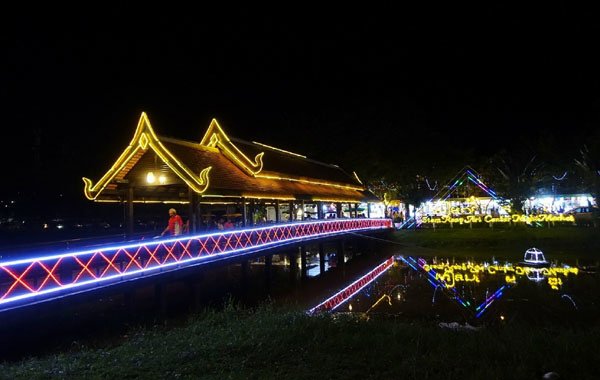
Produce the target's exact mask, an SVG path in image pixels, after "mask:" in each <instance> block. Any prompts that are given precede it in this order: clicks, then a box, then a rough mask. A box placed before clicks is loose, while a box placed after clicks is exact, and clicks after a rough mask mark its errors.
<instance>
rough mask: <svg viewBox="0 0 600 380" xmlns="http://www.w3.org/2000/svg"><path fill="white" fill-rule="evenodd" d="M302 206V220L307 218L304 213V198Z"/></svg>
mask: <svg viewBox="0 0 600 380" xmlns="http://www.w3.org/2000/svg"><path fill="white" fill-rule="evenodd" d="M300 207H302V220H304V219H306V218H305V217H304V215H305V212H304V199H303V200H302V203H301V206H300Z"/></svg>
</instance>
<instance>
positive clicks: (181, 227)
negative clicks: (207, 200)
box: [160, 208, 235, 236]
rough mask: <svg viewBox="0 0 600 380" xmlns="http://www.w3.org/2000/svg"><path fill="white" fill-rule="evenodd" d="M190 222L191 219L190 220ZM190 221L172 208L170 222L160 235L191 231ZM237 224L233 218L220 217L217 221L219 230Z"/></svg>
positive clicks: (173, 234)
mask: <svg viewBox="0 0 600 380" xmlns="http://www.w3.org/2000/svg"><path fill="white" fill-rule="evenodd" d="M188 223H189V221H188ZM188 223H184V222H183V219H182V218H181V216H179V214H177V210H175V209H174V208H170V209H169V222H168V223H167V226H166V227H165V229H164V230H163V231H162V233H161V234H160V236H165V235H167V236H179V235H182V234H184V233H187V232H189V224H188ZM234 227H235V226H234V224H233V222H232V221H231V219H229V218H227V219H225V220H224V219H223V218H221V219H219V220H218V221H217V230H228V229H233V228H234Z"/></svg>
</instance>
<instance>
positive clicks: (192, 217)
mask: <svg viewBox="0 0 600 380" xmlns="http://www.w3.org/2000/svg"><path fill="white" fill-rule="evenodd" d="M188 202H189V203H188V227H189V230H188V232H189V233H192V232H193V233H196V231H197V229H198V227H197V223H198V222H197V220H198V215H197V211H198V207H197V206H198V197H197V196H196V192H194V191H193V190H192V189H191V188H188Z"/></svg>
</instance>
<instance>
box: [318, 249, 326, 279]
mask: <svg viewBox="0 0 600 380" xmlns="http://www.w3.org/2000/svg"><path fill="white" fill-rule="evenodd" d="M324 272H325V247H324V244H323V243H319V274H323V273H324Z"/></svg>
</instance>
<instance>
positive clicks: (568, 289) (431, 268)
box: [311, 255, 600, 323]
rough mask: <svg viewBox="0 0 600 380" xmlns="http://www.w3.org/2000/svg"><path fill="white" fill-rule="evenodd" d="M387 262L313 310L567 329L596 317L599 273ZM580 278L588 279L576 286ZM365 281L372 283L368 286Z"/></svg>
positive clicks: (422, 260) (551, 266) (407, 259)
mask: <svg viewBox="0 0 600 380" xmlns="http://www.w3.org/2000/svg"><path fill="white" fill-rule="evenodd" d="M391 259H392V262H393V265H390V259H388V260H386V262H385V265H384V266H382V265H383V264H380V265H379V266H377V267H376V268H374V269H373V270H372V271H371V272H369V273H368V274H366V275H365V276H363V277H362V278H361V279H359V282H360V281H362V282H361V284H362V286H360V289H359V287H358V286H356V285H354V286H353V285H350V286H349V287H347V288H345V289H344V290H342V291H340V292H338V293H336V294H335V295H334V296H332V297H330V298H329V299H327V300H326V301H324V302H323V303H321V304H320V305H319V306H317V307H315V308H313V309H311V311H313V312H315V311H333V310H334V309H335V308H336V307H337V306H339V304H341V303H345V302H347V301H349V300H350V299H351V302H352V311H353V312H355V313H365V314H369V315H394V316H402V317H404V318H432V317H433V318H436V319H446V320H447V319H449V318H452V320H459V319H460V320H465V321H471V322H475V321H477V320H483V319H485V320H489V318H487V317H486V318H484V316H486V315H489V316H490V318H492V321H493V320H495V321H497V322H507V321H512V320H514V319H515V318H517V317H518V318H519V319H525V320H530V321H532V322H535V323H543V322H544V321H550V320H555V321H557V322H559V323H571V322H575V320H577V321H583V320H590V321H593V320H594V318H597V316H598V315H599V314H600V313H599V310H598V304H599V303H600V302H598V301H599V299H598V298H599V296H598V294H599V292H598V286H599V282H598V278H597V276H596V273H595V272H592V273H590V272H588V271H582V270H580V269H579V268H578V266H570V265H558V264H555V263H548V266H544V267H540V266H539V265H535V266H532V265H525V264H524V263H523V262H519V263H509V262H506V263H504V264H501V263H498V262H496V261H494V260H492V261H491V262H485V261H482V262H476V261H473V260H464V261H462V262H461V261H456V260H454V259H452V260H450V259H439V258H431V257H427V258H426V257H413V256H402V255H399V256H393V257H392V258H391ZM383 267H385V268H386V269H385V272H386V273H385V275H382V274H383V272H384V271H382V268H383ZM388 269H391V270H388ZM375 274H376V275H375ZM379 276H381V277H379ZM581 276H585V279H582V280H581V281H579V280H577V281H576V279H578V278H579V277H581ZM365 278H367V279H370V280H369V281H368V282H366V280H364V279H365ZM375 278H377V279H376V281H375ZM355 283H356V282H355ZM349 289H351V290H352V291H351V290H349ZM429 292H432V293H429ZM507 294H509V296H508V295H507ZM442 295H443V296H442ZM564 300H568V301H569V302H567V303H565V302H564ZM567 304H568V307H566V306H567ZM582 305H584V306H583V307H582ZM491 310H494V311H493V312H491ZM490 313H491V314H490ZM574 313H577V314H574ZM456 318H458V319H456Z"/></svg>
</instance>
